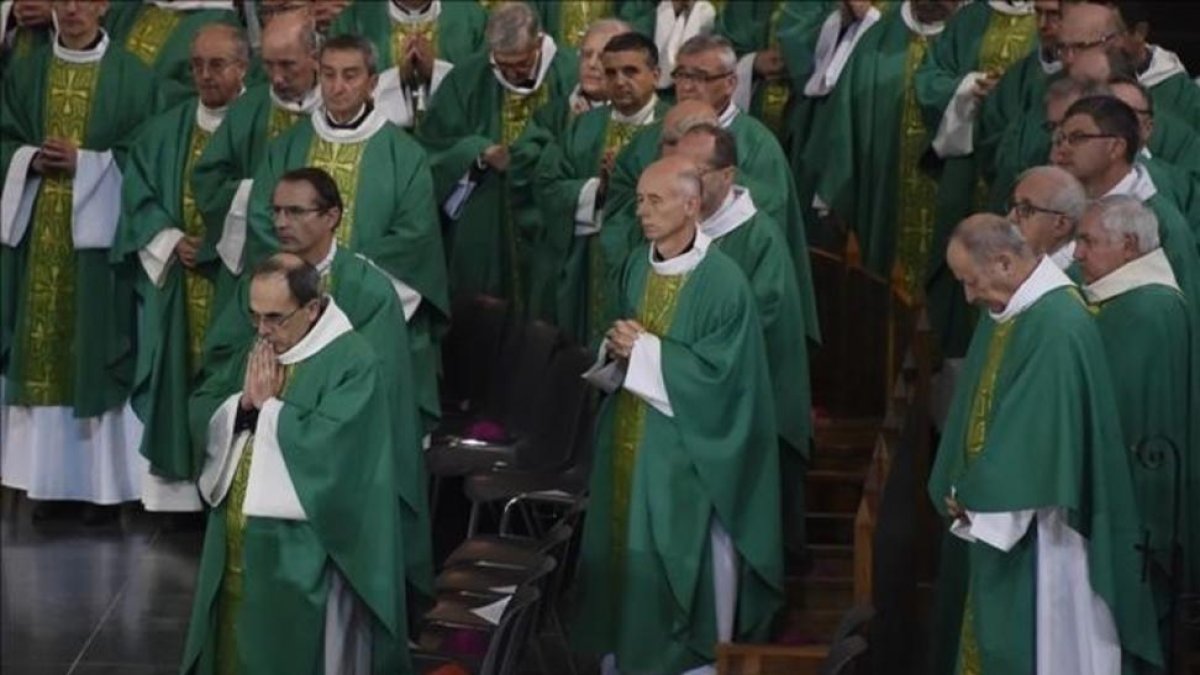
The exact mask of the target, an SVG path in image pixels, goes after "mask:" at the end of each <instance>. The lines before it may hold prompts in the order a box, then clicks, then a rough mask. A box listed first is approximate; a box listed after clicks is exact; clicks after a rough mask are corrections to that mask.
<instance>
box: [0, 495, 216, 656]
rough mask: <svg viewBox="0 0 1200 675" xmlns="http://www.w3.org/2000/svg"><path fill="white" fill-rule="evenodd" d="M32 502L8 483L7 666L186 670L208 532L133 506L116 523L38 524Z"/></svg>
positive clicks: (1, 643) (3, 575)
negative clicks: (167, 524) (169, 523)
mask: <svg viewBox="0 0 1200 675" xmlns="http://www.w3.org/2000/svg"><path fill="white" fill-rule="evenodd" d="M31 508H32V506H31V503H30V502H29V501H27V500H25V499H24V498H23V497H20V496H18V494H17V493H15V492H13V491H11V490H7V489H5V490H3V491H0V672H3V673H4V675H159V674H163V675H165V674H167V673H176V672H178V669H179V660H180V656H181V654H182V651H183V642H184V637H185V634H186V632H187V622H188V616H189V614H190V612H191V599H192V590H193V587H194V584H195V580H196V570H197V566H198V561H199V556H200V542H201V536H202V535H201V533H199V532H164V531H162V528H161V527H160V526H159V524H158V522H157V521H156V520H154V519H151V518H149V517H147V516H146V515H145V514H143V513H141V512H138V511H135V510H133V509H131V508H129V507H126V509H125V512H123V513H122V516H121V521H120V523H114V524H111V525H106V526H101V527H85V526H84V525H83V524H82V523H80V522H78V521H77V520H62V521H52V522H50V523H47V524H39V525H37V526H34V525H33V523H32V520H31V517H30V510H31Z"/></svg>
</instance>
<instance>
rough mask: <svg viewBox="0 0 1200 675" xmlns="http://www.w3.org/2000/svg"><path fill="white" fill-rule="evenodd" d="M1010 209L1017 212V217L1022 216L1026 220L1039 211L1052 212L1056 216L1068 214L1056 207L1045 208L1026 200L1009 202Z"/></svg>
mask: <svg viewBox="0 0 1200 675" xmlns="http://www.w3.org/2000/svg"><path fill="white" fill-rule="evenodd" d="M1008 210H1009V211H1011V212H1013V213H1015V214H1017V218H1020V219H1021V220H1025V219H1026V218H1030V217H1032V216H1035V215H1037V214H1039V213H1049V214H1052V215H1055V216H1065V215H1067V214H1065V213H1063V212H1062V211H1058V210H1055V209H1047V208H1043V207H1041V206H1037V205H1035V204H1032V203H1030V202H1028V201H1025V200H1022V201H1017V202H1009V204H1008Z"/></svg>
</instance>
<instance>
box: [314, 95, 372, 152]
mask: <svg viewBox="0 0 1200 675" xmlns="http://www.w3.org/2000/svg"><path fill="white" fill-rule="evenodd" d="M364 105H365V104H364ZM358 114H362V113H361V111H360V112H359V113H358ZM310 119H311V120H312V125H313V131H314V132H316V134H317V135H318V136H320V137H321V139H322V140H325V141H328V142H330V143H358V142H360V141H365V140H367V139H369V138H371V137H372V136H374V135H375V134H376V133H378V132H379V130H380V129H382V128H383V127H384V126H385V125H386V124H387V123H388V118H387V115H384V114H383V113H381V112H380V111H379V107H378V106H375V107H374V108H372V109H371V112H370V113H368V114H367V116H366V117H365V118H363V121H362V122H359V124H358V126H356V127H354V128H353V129H335V128H333V127H332V126H330V125H329V120H327V119H326V118H325V106H321V107H319V108H317V109H316V110H314V111H313V112H312V115H311V116H310Z"/></svg>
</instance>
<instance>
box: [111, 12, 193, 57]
mask: <svg viewBox="0 0 1200 675" xmlns="http://www.w3.org/2000/svg"><path fill="white" fill-rule="evenodd" d="M181 21H183V16H182V15H181V14H180V13H179V12H172V11H170V10H166V9H162V8H160V7H158V6H157V5H146V6H145V7H144V8H143V9H142V13H141V14H139V15H138V18H137V21H135V22H134V24H133V28H131V29H130V30H129V37H127V38H126V39H125V49H126V51H128V52H129V53H130V54H133V55H134V56H136V57H138V59H139V60H141V62H142V63H144V64H146V65H147V66H150V67H153V66H154V63H155V62H156V61H158V55H159V53H160V52H161V51H162V48H163V47H164V46H165V45H166V44H167V38H169V37H170V36H171V33H173V32H174V31H175V28H176V27H177V26H179V23H180V22H181Z"/></svg>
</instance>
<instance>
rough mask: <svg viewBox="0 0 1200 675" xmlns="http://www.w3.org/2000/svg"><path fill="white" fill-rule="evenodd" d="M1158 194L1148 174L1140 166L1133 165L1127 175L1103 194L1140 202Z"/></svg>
mask: <svg viewBox="0 0 1200 675" xmlns="http://www.w3.org/2000/svg"><path fill="white" fill-rule="evenodd" d="M1157 193H1158V188H1157V187H1155V185H1154V179H1152V178H1151V177H1150V172H1149V171H1146V168H1145V167H1143V166H1142V165H1141V164H1134V165H1133V166H1132V167H1130V169H1129V173H1127V174H1125V177H1124V178H1122V179H1121V180H1120V181H1118V182H1117V184H1116V185H1114V186H1113V187H1112V189H1111V190H1109V191H1108V192H1105V193H1104V196H1105V197H1108V196H1111V195H1131V196H1134V197H1137V198H1138V199H1140V200H1142V201H1146V200H1147V199H1150V198H1151V197H1153V196H1154V195H1155V194H1157Z"/></svg>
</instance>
